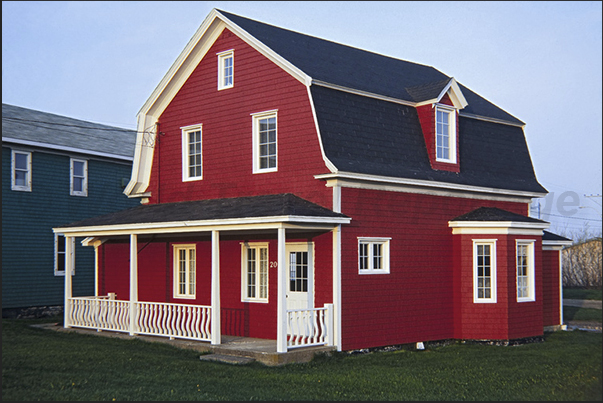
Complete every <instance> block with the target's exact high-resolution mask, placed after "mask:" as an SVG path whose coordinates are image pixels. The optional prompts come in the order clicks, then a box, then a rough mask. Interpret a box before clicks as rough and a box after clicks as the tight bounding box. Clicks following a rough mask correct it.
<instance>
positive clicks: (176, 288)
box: [173, 244, 197, 299]
mask: <svg viewBox="0 0 603 403" xmlns="http://www.w3.org/2000/svg"><path fill="white" fill-rule="evenodd" d="M182 249H184V250H186V251H187V252H186V259H187V260H186V264H187V267H186V278H187V286H186V289H187V290H188V289H189V287H188V285H189V282H188V279H190V274H189V273H190V270H191V268H190V261H189V256H190V255H189V251H190V250H191V249H192V250H194V251H195V268H194V270H195V274H194V277H195V288H194V292H193V293H192V294H190V293H184V294H181V293H180V289H179V286H180V280H179V278H178V274H179V273H178V270H179V267H178V255H179V254H178V251H179V250H182ZM173 255H174V256H173V268H174V278H173V283H174V298H179V299H195V298H196V295H197V245H195V244H174V245H173Z"/></svg>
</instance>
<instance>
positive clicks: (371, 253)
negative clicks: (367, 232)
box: [358, 238, 390, 274]
mask: <svg viewBox="0 0 603 403" xmlns="http://www.w3.org/2000/svg"><path fill="white" fill-rule="evenodd" d="M389 241H390V238H358V273H360V274H387V273H389Z"/></svg>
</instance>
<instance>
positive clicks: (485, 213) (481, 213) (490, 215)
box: [450, 207, 548, 224]
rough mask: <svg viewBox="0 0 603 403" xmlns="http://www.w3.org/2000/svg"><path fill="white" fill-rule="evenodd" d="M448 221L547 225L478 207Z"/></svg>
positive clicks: (539, 221)
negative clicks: (512, 222) (511, 222)
mask: <svg viewBox="0 0 603 403" xmlns="http://www.w3.org/2000/svg"><path fill="white" fill-rule="evenodd" d="M450 221H516V222H529V223H543V224H548V223H547V222H546V221H542V220H539V219H536V218H532V217H526V216H524V215H521V214H517V213H512V212H510V211H506V210H502V209H499V208H497V207H480V208H478V209H475V210H473V211H470V212H469V213H466V214H463V215H460V216H458V217H456V218H453V219H452V220H450Z"/></svg>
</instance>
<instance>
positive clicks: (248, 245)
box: [241, 242, 270, 303]
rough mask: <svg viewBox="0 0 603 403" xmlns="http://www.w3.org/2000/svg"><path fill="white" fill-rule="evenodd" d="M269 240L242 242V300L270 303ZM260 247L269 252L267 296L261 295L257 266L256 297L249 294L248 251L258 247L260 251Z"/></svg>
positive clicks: (257, 249) (257, 254) (257, 255)
mask: <svg viewBox="0 0 603 403" xmlns="http://www.w3.org/2000/svg"><path fill="white" fill-rule="evenodd" d="M268 245H269V243H268V242H241V301H242V302H259V303H268V298H269V296H270V249H269V246H268ZM260 248H266V249H267V254H268V261H267V267H266V298H260V297H259V294H260V293H259V286H260V275H259V266H258V267H257V268H256V269H257V272H256V283H255V286H256V297H253V298H251V297H248V296H247V285H248V283H247V252H248V250H249V249H256V251H259V249H260ZM256 257H259V252H256Z"/></svg>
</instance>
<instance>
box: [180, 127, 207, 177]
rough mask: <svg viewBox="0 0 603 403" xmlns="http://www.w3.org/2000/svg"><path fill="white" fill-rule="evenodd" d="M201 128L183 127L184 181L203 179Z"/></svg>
mask: <svg viewBox="0 0 603 403" xmlns="http://www.w3.org/2000/svg"><path fill="white" fill-rule="evenodd" d="M201 126H202V125H200V124H199V125H193V126H186V127H181V130H182V181H183V182H187V181H192V180H199V179H203V155H202V150H203V148H202V136H201Z"/></svg>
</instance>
